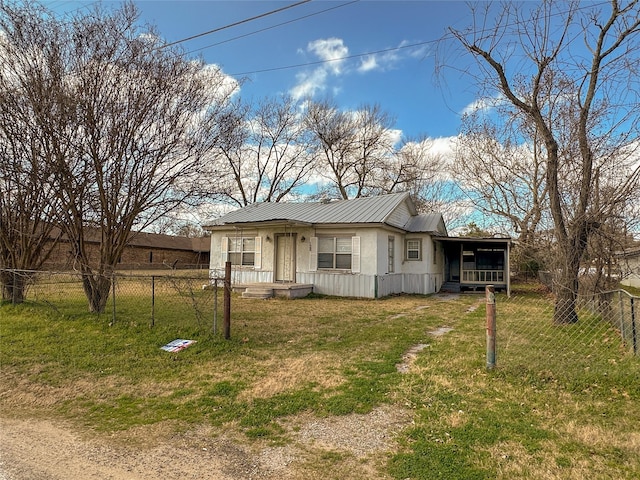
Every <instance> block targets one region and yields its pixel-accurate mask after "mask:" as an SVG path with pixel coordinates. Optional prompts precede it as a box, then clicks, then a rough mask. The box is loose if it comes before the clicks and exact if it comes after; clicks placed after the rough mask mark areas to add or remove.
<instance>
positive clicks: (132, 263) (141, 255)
mask: <svg viewBox="0 0 640 480" xmlns="http://www.w3.org/2000/svg"><path fill="white" fill-rule="evenodd" d="M99 234H100V232H99V231H98V230H95V231H93V232H90V234H89V235H88V237H87V239H86V242H85V244H86V248H87V250H88V254H89V258H90V259H91V260H92V261H93V260H95V261H97V259H98V252H99V248H100V241H99V239H100V237H99ZM210 248H211V246H210V239H209V237H201V238H189V237H176V236H172V235H160V234H155V233H135V234H133V235H132V237H131V241H130V242H129V245H128V246H127V248H126V249H125V251H124V252H123V254H122V258H121V259H120V262H119V263H118V268H119V269H122V270H148V269H166V268H179V269H185V268H208V267H209V250H210ZM74 263H75V259H74V256H73V253H72V251H71V248H70V245H69V242H68V240H67V239H66V238H65V237H64V236H63V237H62V238H61V239H60V240H59V242H58V244H57V246H56V248H55V249H54V251H53V252H52V254H51V256H50V257H49V259H48V261H47V262H46V263H45V264H44V265H43V267H42V268H43V269H47V270H71V269H73V268H74Z"/></svg>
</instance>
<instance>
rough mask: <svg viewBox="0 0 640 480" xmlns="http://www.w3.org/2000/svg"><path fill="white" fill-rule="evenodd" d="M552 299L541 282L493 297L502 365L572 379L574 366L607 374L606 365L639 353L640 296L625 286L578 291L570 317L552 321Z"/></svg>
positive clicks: (499, 359)
mask: <svg viewBox="0 0 640 480" xmlns="http://www.w3.org/2000/svg"><path fill="white" fill-rule="evenodd" d="M554 301H555V298H554V296H553V294H552V293H550V292H549V291H548V290H547V289H546V288H545V287H543V286H531V287H530V288H529V289H528V290H523V291H518V290H516V291H514V292H513V294H512V296H511V297H507V296H506V295H498V296H497V297H496V307H495V308H496V324H497V328H496V343H497V346H496V352H497V353H496V355H497V358H498V361H497V364H498V365H499V366H500V368H503V369H508V370H511V371H513V372H520V373H522V374H524V375H531V376H532V378H533V377H536V378H538V379H539V378H541V376H542V377H544V376H545V375H547V376H548V377H549V378H550V379H557V378H559V377H564V379H565V380H570V379H571V378H575V374H576V373H577V372H580V375H584V374H589V372H591V373H594V374H595V372H600V374H604V375H606V371H607V366H608V365H609V366H610V365H612V364H616V363H619V362H621V361H625V359H629V358H634V357H635V358H637V357H640V352H639V351H638V350H639V347H638V322H639V319H638V304H639V303H640V297H635V296H633V295H630V294H629V293H628V292H626V291H624V290H615V291H611V292H604V293H599V294H592V295H580V296H578V298H577V302H576V310H577V314H578V321H577V322H574V323H562V322H558V321H554ZM488 307H489V305H488ZM488 312H489V310H488ZM487 322H488V323H489V320H488V321H487Z"/></svg>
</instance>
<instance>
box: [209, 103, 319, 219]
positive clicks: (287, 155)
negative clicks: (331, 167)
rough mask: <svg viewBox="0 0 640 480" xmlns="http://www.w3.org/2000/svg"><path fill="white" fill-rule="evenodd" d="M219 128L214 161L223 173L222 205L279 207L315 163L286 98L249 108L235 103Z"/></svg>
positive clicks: (294, 106)
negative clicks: (272, 204)
mask: <svg viewBox="0 0 640 480" xmlns="http://www.w3.org/2000/svg"><path fill="white" fill-rule="evenodd" d="M221 128H222V130H221V133H220V141H219V142H218V146H217V148H216V159H217V165H218V166H219V168H220V169H221V170H222V171H224V172H225V180H224V181H223V185H224V186H223V191H224V194H225V197H226V199H227V200H228V201H231V203H233V204H234V205H237V206H241V207H242V206H246V205H249V204H252V203H256V202H279V201H281V200H283V199H286V198H290V197H292V196H295V195H296V193H297V192H298V191H299V190H300V188H301V187H302V186H303V185H304V184H305V180H306V179H307V177H308V175H309V173H310V170H311V168H312V167H313V164H314V161H315V158H314V153H313V151H312V144H311V142H310V135H309V133H308V131H307V130H306V129H305V126H304V124H303V122H302V120H301V117H300V114H299V113H298V106H297V104H296V103H295V102H294V100H293V99H292V98H291V97H289V96H281V97H273V98H267V99H265V100H263V101H262V102H260V103H259V104H258V106H257V107H256V108H255V109H252V108H251V106H250V105H247V104H242V103H241V102H236V103H235V104H234V108H232V109H231V108H229V109H227V110H226V113H225V115H224V118H223V120H222V122H221Z"/></svg>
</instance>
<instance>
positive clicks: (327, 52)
mask: <svg viewBox="0 0 640 480" xmlns="http://www.w3.org/2000/svg"><path fill="white" fill-rule="evenodd" d="M306 51H307V52H308V53H310V54H313V55H314V56H315V57H317V58H318V59H319V60H320V61H322V62H326V63H323V64H322V65H320V66H319V67H317V68H315V69H313V70H311V71H307V72H302V73H299V74H298V75H296V79H297V83H296V85H295V86H294V87H293V88H292V89H291V90H290V91H289V93H290V95H291V96H292V97H293V98H294V99H296V100H299V99H301V98H305V97H313V96H314V95H315V94H316V93H318V92H323V91H325V90H326V89H327V84H328V81H329V77H330V76H331V75H333V76H339V75H342V74H343V73H344V71H343V66H344V63H345V58H344V57H346V56H347V55H348V54H349V49H348V48H347V46H346V45H345V44H344V42H343V40H342V39H340V38H327V39H319V40H314V41H313V42H309V44H308V45H307V50H306ZM334 93H336V92H335V91H334Z"/></svg>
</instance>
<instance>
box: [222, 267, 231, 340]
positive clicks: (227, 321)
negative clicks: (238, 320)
mask: <svg viewBox="0 0 640 480" xmlns="http://www.w3.org/2000/svg"><path fill="white" fill-rule="evenodd" d="M223 321H224V338H225V340H229V339H230V338H231V262H225V264H224V320H223Z"/></svg>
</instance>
